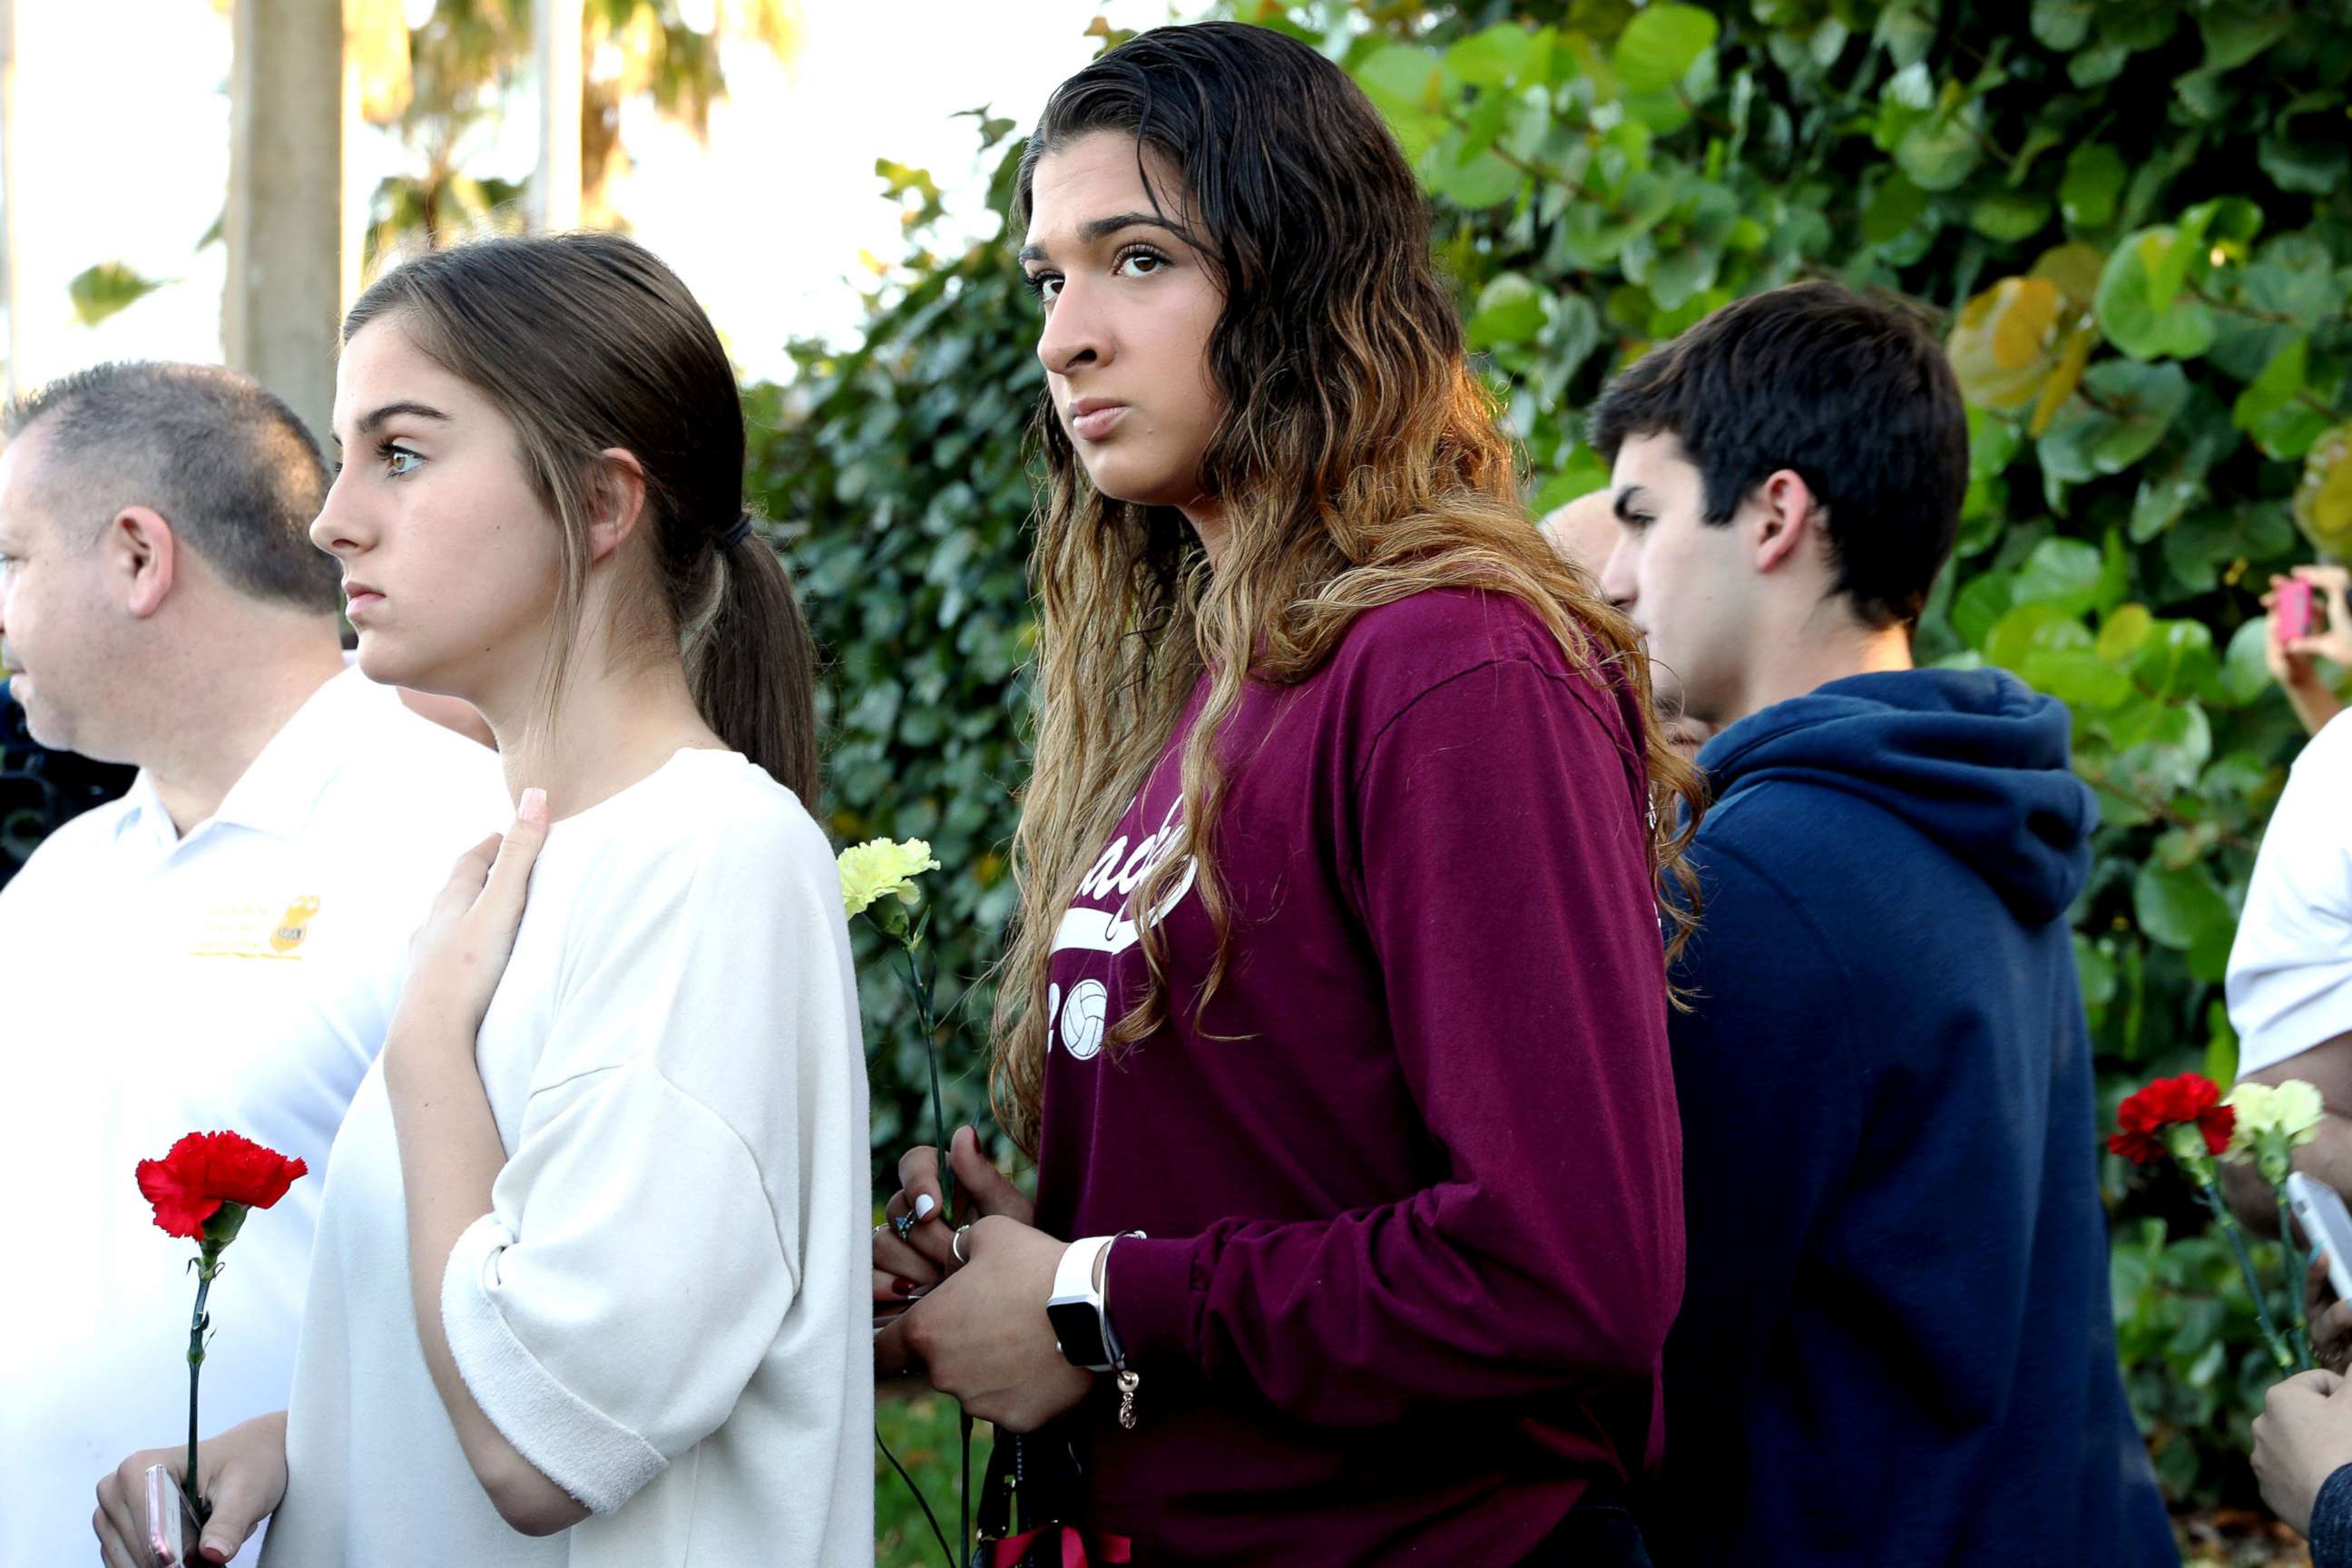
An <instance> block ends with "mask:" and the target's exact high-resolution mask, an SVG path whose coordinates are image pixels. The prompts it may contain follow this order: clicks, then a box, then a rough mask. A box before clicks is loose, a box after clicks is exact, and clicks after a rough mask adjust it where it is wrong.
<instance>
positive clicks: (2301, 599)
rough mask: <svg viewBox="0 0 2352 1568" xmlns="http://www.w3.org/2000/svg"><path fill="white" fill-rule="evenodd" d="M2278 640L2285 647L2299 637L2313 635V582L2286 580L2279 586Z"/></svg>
mask: <svg viewBox="0 0 2352 1568" xmlns="http://www.w3.org/2000/svg"><path fill="white" fill-rule="evenodd" d="M2277 605H2278V621H2277V624H2278V640H2279V646H2281V647H2284V646H2286V645H2287V644H2288V643H2291V642H2293V641H2294V639H2295V638H2297V637H2309V636H2310V635H2311V584H2308V583H2305V582H2301V581H2291V582H2285V583H2282V584H2279V588H2278V601H2277Z"/></svg>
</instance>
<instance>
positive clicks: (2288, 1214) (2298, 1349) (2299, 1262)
mask: <svg viewBox="0 0 2352 1568" xmlns="http://www.w3.org/2000/svg"><path fill="white" fill-rule="evenodd" d="M2271 1195H2272V1196H2273V1197H2275V1198H2276V1199H2278V1216H2279V1245H2280V1246H2281V1247H2284V1248H2285V1249H2286V1268H2287V1295H2288V1296H2289V1298H2290V1299H2292V1300H2294V1360H2295V1370H2296V1371H2298V1372H2309V1371H2310V1370H2311V1321H2310V1319H2309V1318H2308V1317H2307V1316H2306V1315H2305V1311H2304V1305H2303V1298H2304V1289H2305V1278H2304V1277H2305V1275H2307V1274H2309V1273H2310V1272H2311V1254H2310V1253H2307V1252H2305V1250H2304V1249H2303V1248H2302V1247H2298V1246H2297V1245H2295V1239H2294V1205H2291V1204H2290V1203H2289V1202H2288V1201H2287V1195H2286V1182H2285V1181H2284V1179H2281V1180H2279V1181H2276V1182H2273V1183H2272V1184H2271Z"/></svg>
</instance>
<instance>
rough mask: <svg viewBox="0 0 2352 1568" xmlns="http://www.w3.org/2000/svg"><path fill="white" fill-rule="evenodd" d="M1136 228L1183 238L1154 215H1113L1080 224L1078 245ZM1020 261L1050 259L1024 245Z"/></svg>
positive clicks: (1041, 248) (1042, 250) (1040, 250)
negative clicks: (1125, 229) (1164, 232)
mask: <svg viewBox="0 0 2352 1568" xmlns="http://www.w3.org/2000/svg"><path fill="white" fill-rule="evenodd" d="M1138 226H1141V227H1145V228H1160V229H1166V230H1167V231H1168V232H1169V233H1170V234H1171V235H1173V236H1175V237H1177V238H1178V239H1182V238H1183V237H1184V231H1183V230H1182V229H1180V228H1178V227H1177V226H1175V225H1174V224H1172V223H1170V222H1169V221H1168V220H1167V219H1166V218H1164V217H1161V216H1159V215H1158V214H1156V213H1113V214H1112V215H1111V216H1108V217H1098V218H1095V219H1093V220H1091V221H1089V222H1087V223H1083V224H1080V225H1079V226H1078V243H1079V244H1080V245H1092V244H1094V243H1095V242H1096V241H1097V240H1102V239H1108V238H1109V237H1111V236H1112V235H1114V234H1117V233H1118V231H1119V230H1120V229H1123V228H1135V227H1138ZM1020 259H1021V260H1023V261H1046V260H1050V259H1052V258H1050V257H1048V256H1047V255H1046V254H1045V247H1044V246H1042V245H1024V246H1023V247H1021V256H1020Z"/></svg>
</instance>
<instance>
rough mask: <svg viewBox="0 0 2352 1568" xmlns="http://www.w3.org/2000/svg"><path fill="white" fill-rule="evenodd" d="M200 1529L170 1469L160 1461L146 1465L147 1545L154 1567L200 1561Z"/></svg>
mask: <svg viewBox="0 0 2352 1568" xmlns="http://www.w3.org/2000/svg"><path fill="white" fill-rule="evenodd" d="M203 1531H204V1527H203V1526H202V1525H201V1524H199V1523H198V1522H197V1521H196V1510H194V1508H191V1507H190V1506H189V1505H188V1498H187V1494H186V1493H184V1492H183V1491H182V1490H180V1483H179V1482H178V1481H177V1480H176V1479H173V1475H172V1472H171V1471H170V1470H168V1469H166V1468H164V1467H163V1466H162V1465H150V1466H148V1467H147V1549H148V1551H150V1552H153V1553H154V1555H155V1564H156V1568H180V1565H181V1564H183V1563H194V1562H197V1561H199V1559H198V1558H197V1556H196V1547H197V1545H198V1543H199V1542H200V1540H201V1538H202V1535H203Z"/></svg>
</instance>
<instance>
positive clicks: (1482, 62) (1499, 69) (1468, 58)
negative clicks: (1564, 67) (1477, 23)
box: [1445, 22, 1551, 87]
mask: <svg viewBox="0 0 2352 1568" xmlns="http://www.w3.org/2000/svg"><path fill="white" fill-rule="evenodd" d="M1542 54H1543V56H1544V57H1545V58H1543V59H1542V60H1541V61H1540V62H1538V35H1536V34H1534V33H1531V32H1529V31H1528V29H1527V28H1525V27H1521V26H1515V25H1514V24H1512V23H1509V22H1502V23H1497V24H1496V26H1492V27H1488V28H1487V29H1486V31H1484V32H1480V33H1473V34H1472V35H1470V37H1466V38H1464V39H1461V40H1460V41H1458V42H1456V43H1454V44H1453V45H1451V46H1449V47H1447V49H1446V51H1445V68H1446V69H1447V70H1450V71H1452V72H1453V73H1454V75H1455V76H1457V77H1459V78H1460V79H1462V80H1464V81H1465V82H1467V83H1469V84H1470V85H1471V86H1473V87H1502V86H1504V85H1506V84H1507V83H1510V82H1515V81H1519V80H1522V79H1534V78H1535V77H1536V76H1538V75H1539V74H1541V73H1542V72H1545V71H1548V70H1549V68H1550V63H1551V62H1550V59H1549V54H1550V38H1549V35H1548V34H1547V35H1544V36H1543V43H1542Z"/></svg>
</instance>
